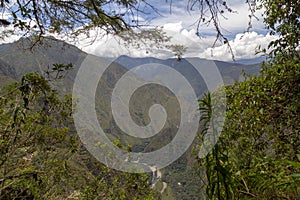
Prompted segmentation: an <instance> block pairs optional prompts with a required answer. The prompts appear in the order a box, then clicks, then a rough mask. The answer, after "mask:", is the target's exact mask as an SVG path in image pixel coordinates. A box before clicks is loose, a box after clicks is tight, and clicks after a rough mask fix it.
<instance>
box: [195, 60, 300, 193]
mask: <svg viewBox="0 0 300 200" xmlns="http://www.w3.org/2000/svg"><path fill="white" fill-rule="evenodd" d="M278 57H279V56H278ZM277 59H278V58H277ZM299 61H300V60H299V56H297V57H295V58H293V59H291V60H286V59H284V63H281V62H277V61H274V60H273V61H272V62H270V63H267V64H265V66H264V68H265V70H264V71H263V72H262V74H261V76H259V77H248V80H247V81H245V82H241V83H238V82H237V83H235V84H234V85H232V86H227V87H226V92H227V100H228V105H227V106H228V108H227V113H226V124H225V126H224V130H223V132H222V136H221V138H220V140H219V141H218V144H217V145H216V147H215V148H214V150H213V152H212V153H211V155H209V156H207V157H206V158H205V159H203V160H201V161H200V162H201V166H204V170H205V171H206V177H205V179H204V181H205V183H206V184H207V185H206V192H207V195H208V197H209V198H210V199H251V198H253V199H296V198H299V194H300V178H299V172H300V168H299V164H300V160H299V157H300V148H299V147H300V117H299V112H300V103H299V102H300V62H299ZM212 98H213V97H212ZM214 98H215V97H214ZM204 102H206V103H207V102H209V99H208V98H206V99H204V100H202V101H201V104H200V105H201V106H202V108H208V107H209V103H208V104H205V103H204ZM205 112H206V113H207V114H208V115H209V114H210V110H205ZM297 173H298V175H297Z"/></svg>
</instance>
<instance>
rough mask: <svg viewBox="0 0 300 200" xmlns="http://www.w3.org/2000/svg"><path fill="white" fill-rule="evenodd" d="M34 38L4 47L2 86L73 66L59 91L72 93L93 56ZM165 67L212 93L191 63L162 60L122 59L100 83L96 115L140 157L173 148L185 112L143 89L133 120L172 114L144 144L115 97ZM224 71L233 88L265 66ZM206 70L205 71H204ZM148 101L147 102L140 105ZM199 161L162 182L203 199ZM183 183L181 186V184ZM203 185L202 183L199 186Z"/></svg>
mask: <svg viewBox="0 0 300 200" xmlns="http://www.w3.org/2000/svg"><path fill="white" fill-rule="evenodd" d="M30 47H31V45H30V42H29V41H28V39H22V40H20V41H18V42H16V43H12V44H4V45H0V78H1V82H0V83H1V85H3V84H5V83H8V82H10V81H13V80H20V79H21V77H22V76H23V75H24V74H26V73H29V72H33V71H38V72H40V73H41V74H45V73H46V71H47V70H51V67H52V65H53V64H55V63H59V64H69V63H72V64H73V68H72V69H70V70H69V71H68V73H67V74H66V76H65V78H64V79H62V80H59V82H58V83H55V88H56V89H57V90H58V92H59V93H61V94H63V93H71V90H72V87H73V82H74V79H75V77H76V73H77V71H78V69H79V67H80V65H81V63H82V62H83V60H84V59H85V57H86V56H87V54H86V53H84V52H82V51H81V50H80V49H78V48H77V47H75V46H72V45H69V44H66V43H64V42H62V41H58V40H56V39H54V38H47V39H45V40H44V41H43V43H42V44H41V45H36V46H34V47H33V48H32V49H31V48H30ZM193 59H196V60H197V62H198V63H199V64H200V65H201V63H205V62H206V61H207V60H205V59H200V58H193ZM149 63H159V64H164V65H167V66H170V67H172V68H174V69H175V70H177V71H179V72H180V73H181V74H183V75H184V76H185V77H186V79H187V80H189V82H190V83H191V85H192V87H193V88H194V89H195V91H196V94H197V95H198V96H199V97H200V96H201V95H202V94H203V93H205V92H206V91H207V88H206V86H205V83H204V81H203V79H202V78H201V76H200V75H199V74H198V73H197V72H196V71H195V69H194V68H193V66H192V65H191V64H190V63H188V62H187V61H186V60H185V59H183V60H182V61H180V62H178V61H176V60H175V59H167V60H160V59H156V58H130V57H127V56H122V57H119V58H117V59H116V60H115V62H113V63H112V64H111V66H110V67H109V69H108V70H106V72H105V73H104V74H103V77H102V78H101V80H100V81H99V83H98V87H97V93H96V98H95V100H96V111H97V115H98V120H99V122H100V123H101V125H102V128H103V129H104V130H105V133H106V134H107V135H108V137H109V138H110V139H111V140H113V141H114V140H120V141H121V142H122V143H123V144H125V146H126V145H130V146H131V147H132V151H134V152H149V151H153V150H157V149H159V148H161V147H163V146H164V145H166V144H168V143H169V142H170V141H171V140H172V139H173V138H174V134H176V132H177V127H178V125H179V119H180V118H179V117H180V115H179V114H178V113H180V110H179V106H178V102H177V100H176V98H175V96H174V95H173V94H172V93H171V92H170V91H169V90H168V89H166V88H164V87H158V86H154V85H150V86H147V87H144V88H143V90H138V91H137V92H136V93H135V94H134V96H133V98H132V101H131V104H130V111H131V114H132V118H133V120H134V121H135V122H136V123H137V124H139V125H146V124H148V123H149V117H148V109H149V107H150V106H151V105H152V104H153V103H159V104H162V105H163V106H164V107H165V109H166V110H167V112H168V119H167V123H166V125H165V126H164V128H163V130H162V131H161V132H160V133H158V134H157V135H156V136H154V137H151V138H147V139H138V138H134V137H131V136H128V135H127V134H125V133H123V132H122V131H121V130H120V129H119V128H118V127H117V125H116V123H115V121H114V120H113V117H112V112H111V104H110V96H111V94H112V91H113V89H114V87H115V84H116V82H117V81H118V80H119V79H120V78H121V77H122V75H123V74H125V73H126V72H127V71H128V70H130V69H132V68H133V67H136V66H139V65H143V64H149ZM215 64H216V65H217V67H218V69H219V70H220V72H221V75H222V77H223V81H224V82H225V83H226V84H232V83H233V82H234V81H239V80H242V77H243V76H242V73H243V71H245V72H246V73H249V74H252V75H253V74H257V73H258V72H259V69H260V67H259V65H243V64H238V63H234V64H232V63H227V62H221V61H215ZM204 67H205V66H204ZM141 99H143V101H140V100H141ZM193 160H194V159H193V156H192V155H191V151H190V150H189V151H188V152H187V153H185V154H184V155H183V156H182V157H181V158H180V159H179V160H177V161H176V162H174V163H173V164H171V165H170V166H168V167H167V168H166V169H164V170H163V175H162V179H163V181H164V182H166V183H168V188H167V189H166V191H168V192H170V191H172V192H171V193H174V195H175V196H176V198H177V199H186V198H193V199H195V198H199V194H198V193H199V191H200V187H201V185H199V184H197V182H198V181H199V180H197V179H196V178H194V176H193V169H192V168H191V167H189V164H190V163H192V162H193ZM178 183H181V185H178ZM198 183H199V182H198Z"/></svg>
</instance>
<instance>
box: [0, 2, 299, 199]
mask: <svg viewBox="0 0 300 200" xmlns="http://www.w3.org/2000/svg"><path fill="white" fill-rule="evenodd" d="M0 2H1V8H2V9H3V10H4V11H7V12H8V13H9V18H8V19H1V20H0V23H1V24H2V25H3V26H9V25H13V26H14V27H15V29H16V30H17V29H18V30H19V31H21V32H22V33H23V34H24V35H35V36H38V37H37V38H38V40H39V39H40V38H42V37H43V36H44V35H45V34H46V33H56V34H63V33H70V32H71V33H72V34H73V35H74V36H78V35H79V34H80V33H88V32H89V31H90V30H93V29H94V28H100V29H101V30H104V32H105V33H109V34H113V35H118V36H121V37H123V38H124V39H125V40H127V42H129V43H132V42H134V41H136V40H137V39H138V38H141V37H144V36H145V38H147V39H150V40H152V41H154V42H155V43H157V44H159V43H161V42H164V41H167V40H168V38H167V37H165V35H164V34H163V33H161V32H159V31H157V30H150V31H149V30H146V31H145V30H142V29H140V30H139V31H137V32H135V31H133V29H135V28H139V27H140V25H139V24H138V23H137V22H135V21H134V20H128V19H131V18H126V17H128V13H131V11H132V10H136V9H137V8H136V7H135V4H136V3H137V1H135V0H129V1H118V0H116V1H96V0H95V1H94V0H91V1H46V0H43V1H37V0H30V1H4V0H2V1H0ZM142 2H143V3H145V4H147V3H146V2H145V1H142ZM247 3H248V4H249V8H250V11H251V15H250V22H251V18H253V17H255V15H254V12H255V10H257V9H262V8H263V9H264V10H265V11H264V12H265V13H264V14H265V18H264V22H265V23H266V27H267V29H268V30H270V33H271V34H278V35H280V38H279V39H278V40H275V41H273V42H271V43H270V45H269V47H270V48H271V49H272V51H271V53H270V54H269V55H268V56H269V57H268V59H269V60H268V62H266V63H264V64H263V70H262V72H261V74H260V75H259V76H253V77H250V76H249V77H246V78H247V79H246V81H244V82H241V83H240V82H239V83H234V84H233V85H231V86H226V88H225V89H226V93H227V101H228V105H227V113H226V123H225V125H224V129H223V132H222V136H221V138H220V139H219V141H218V143H217V145H216V146H215V147H214V148H213V150H212V152H211V153H210V154H209V155H208V156H207V157H205V158H204V159H199V160H198V161H199V165H197V169H199V168H200V167H201V168H202V170H203V171H204V172H205V176H204V177H201V178H202V179H203V183H204V186H205V192H206V194H205V196H206V197H207V198H209V199H251V198H252V199H297V198H299V195H300V175H299V174H300V150H299V146H300V118H299V112H300V104H299V102H300V58H299V53H298V52H297V50H296V49H297V47H299V38H300V37H299V35H300V32H299V31H300V21H299V16H300V13H299V12H300V7H299V3H298V1H297V0H291V1H282V0H257V1H251V2H250V1H247ZM108 4H110V5H111V6H112V7H113V8H114V7H115V6H121V7H123V8H127V11H126V12H125V13H118V12H116V10H114V9H112V10H108V9H105V7H106V6H107V5H108ZM197 5H200V18H199V24H200V22H202V23H213V25H214V26H215V28H216V31H217V39H221V40H222V41H223V42H224V43H227V44H228V40H227V39H226V37H225V36H223V34H222V32H221V29H220V26H219V21H218V17H219V16H220V14H222V13H224V10H227V11H228V12H234V11H233V10H232V9H230V8H229V7H228V5H227V3H226V2H225V1H202V0H191V1H189V4H188V8H190V9H192V8H193V7H195V6H197ZM125 10H126V9H125ZM206 11H208V13H209V14H208V16H209V17H205V16H206V15H205V13H207V12H206ZM250 26H251V23H250V24H249V27H250ZM124 32H126V34H124ZM7 34H8V35H9V34H12V32H11V30H10V29H7V31H6V32H3V35H1V36H5V35H7ZM229 47H230V46H229ZM171 49H172V50H173V51H174V53H175V54H176V56H177V57H178V60H181V57H182V54H183V53H184V51H185V48H184V47H182V46H178V45H175V46H172V47H171ZM262 52H264V53H266V50H264V49H263V50H262ZM67 68H71V65H67V66H64V65H61V64H56V65H54V71H52V73H53V72H54V73H55V71H57V72H58V73H59V72H62V71H64V69H67ZM61 70H62V71H61ZM50 77H55V78H62V76H61V75H59V74H56V75H54V76H49V77H46V78H50ZM46 78H45V77H43V76H40V75H39V74H37V73H29V74H27V75H25V76H23V78H22V79H21V81H19V82H15V83H12V84H10V85H8V86H6V87H5V88H1V90H0V113H1V114H0V198H1V199H149V200H150V199H159V198H160V196H161V194H159V191H154V190H152V189H151V188H150V183H149V176H148V175H147V174H127V173H122V172H118V171H115V170H112V169H109V168H107V167H105V166H103V165H101V164H99V163H97V162H96V161H95V160H94V159H93V157H91V156H90V155H89V153H88V152H86V150H85V149H84V147H83V145H82V144H81V143H80V141H79V139H78V138H77V136H76V135H75V134H74V133H73V131H72V130H73V125H72V118H71V98H70V97H69V96H64V97H60V96H59V95H58V94H57V92H56V91H55V90H53V88H52V86H51V85H50V84H49V80H47V79H46ZM51 81H52V80H51ZM213 98H217V96H214V95H213V94H211V95H210V94H208V95H207V96H206V98H204V99H203V100H201V101H200V109H201V111H202V113H203V115H202V118H201V120H202V121H201V123H202V125H203V131H202V132H201V133H203V134H205V133H206V131H207V130H208V127H209V123H208V122H209V120H210V118H211V110H212V107H211V101H212V99H213ZM141 121H142V120H141ZM212 128H213V130H212V131H213V132H216V131H217V130H215V129H214V127H213V126H212ZM202 136H203V135H200V139H202V138H201V137H202ZM177 167H178V166H177ZM177 169H178V168H177ZM182 171H184V170H182ZM184 173H186V174H188V172H187V171H184ZM196 174H197V173H196ZM198 174H200V175H201V176H202V175H203V173H198ZM166 175H168V174H167V173H166ZM171 175H172V176H174V174H171ZM175 176H176V174H175ZM190 176H192V174H190ZM178 179H179V178H178ZM183 184H188V183H187V182H184V183H183ZM199 184H200V183H199ZM180 185H181V184H180ZM178 187H179V186H178ZM158 188H161V186H158ZM172 189H174V188H172ZM172 189H171V188H170V187H169V186H168V187H167V188H166V191H165V192H164V193H163V195H162V196H164V197H165V198H169V199H173V198H174V195H173V194H174V193H175V192H173V191H172Z"/></svg>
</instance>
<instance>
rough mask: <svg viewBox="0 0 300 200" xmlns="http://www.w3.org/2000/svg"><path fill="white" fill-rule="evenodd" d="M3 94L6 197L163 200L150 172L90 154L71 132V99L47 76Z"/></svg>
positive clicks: (2, 191)
mask: <svg viewBox="0 0 300 200" xmlns="http://www.w3.org/2000/svg"><path fill="white" fill-rule="evenodd" d="M52 81H53V80H52ZM0 93H1V95H0V96H1V98H0V105H1V106H0V113H1V116H0V136H1V138H0V149H1V151H0V154H1V155H0V184H1V188H0V198H1V199H78V198H80V199H157V196H156V193H155V191H153V190H151V189H149V185H150V182H149V176H148V175H147V174H127V173H122V172H118V171H115V170H112V169H109V168H107V167H105V166H103V165H101V164H99V163H98V162H97V161H96V160H95V159H94V158H93V157H92V156H90V155H89V153H88V152H87V151H86V150H85V149H84V147H83V145H82V144H81V143H80V140H79V139H78V137H77V135H76V134H74V132H73V131H72V130H71V129H72V126H71V123H72V118H71V112H72V108H71V105H72V104H71V98H70V97H69V96H65V97H59V96H58V94H57V92H55V91H54V90H53V88H51V86H50V85H49V84H48V80H46V79H45V78H44V77H42V76H40V75H38V74H37V73H30V74H27V75H25V76H23V78H22V79H21V81H20V82H15V83H12V84H10V85H8V86H6V87H4V88H3V87H2V88H1V91H0ZM155 196H156V197H155Z"/></svg>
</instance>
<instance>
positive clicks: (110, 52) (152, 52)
mask: <svg viewBox="0 0 300 200" xmlns="http://www.w3.org/2000/svg"><path fill="white" fill-rule="evenodd" d="M163 27H164V29H163V30H164V31H165V32H166V33H167V35H168V36H172V40H171V42H170V44H181V45H184V46H185V47H187V52H186V53H185V54H184V57H201V58H207V59H216V60H223V61H231V60H232V55H231V53H230V52H229V49H228V46H227V45H226V44H221V43H217V44H216V46H215V47H214V48H212V45H213V42H214V41H215V39H216V38H215V37H214V36H210V37H205V38H199V37H198V36H197V35H196V31H195V30H193V29H192V30H187V29H184V28H183V25H182V22H178V23H169V24H165V25H164V26H163ZM276 38H277V36H271V35H263V34H258V33H257V32H254V31H253V32H249V33H244V34H243V33H238V34H236V35H235V37H234V39H232V40H230V41H229V44H230V46H231V48H232V50H233V53H234V56H235V58H236V59H237V60H238V59H250V58H255V57H258V55H255V52H256V50H257V47H258V46H259V45H260V46H261V47H262V48H266V47H267V45H268V44H269V43H270V41H272V40H274V39H276ZM77 46H78V47H80V48H81V49H82V50H83V51H86V52H88V53H91V54H94V55H97V56H104V57H118V56H120V55H128V56H132V57H146V56H152V57H157V58H170V57H173V53H172V52H171V51H170V50H167V49H154V48H153V49H150V48H146V47H145V48H140V49H137V48H135V47H134V46H124V45H122V43H120V42H119V41H117V40H116V39H115V38H114V37H112V36H107V37H104V38H102V39H98V40H96V41H95V42H94V43H93V44H91V45H87V43H84V42H81V43H79V44H77ZM212 55H213V56H212Z"/></svg>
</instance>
